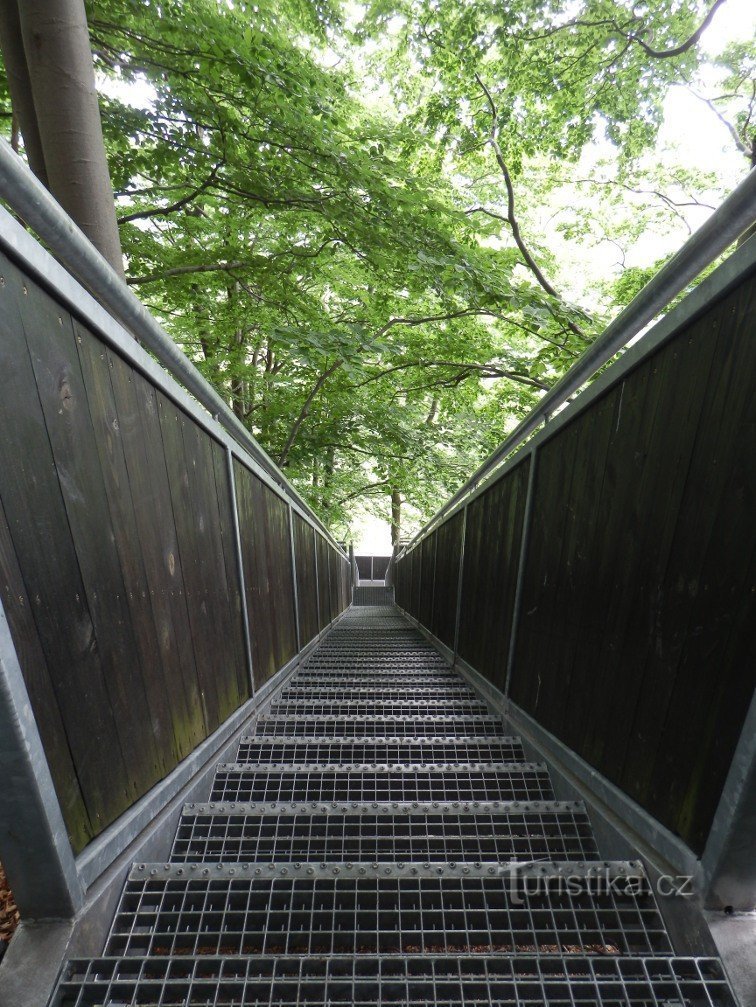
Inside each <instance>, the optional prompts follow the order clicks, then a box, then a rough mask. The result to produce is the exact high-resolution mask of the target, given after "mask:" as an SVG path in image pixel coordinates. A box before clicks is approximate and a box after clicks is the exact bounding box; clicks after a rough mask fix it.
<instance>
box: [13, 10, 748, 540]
mask: <svg viewBox="0 0 756 1007" xmlns="http://www.w3.org/2000/svg"><path fill="white" fill-rule="evenodd" d="M727 12H728V4H727V2H726V0H715V2H713V3H712V2H707V3H703V2H698V0H649V2H644V0H640V2H629V0H571V2H569V3H565V2H563V0H509V2H507V3H506V4H503V3H501V2H494V0H454V2H452V0H374V2H372V3H371V2H368V3H364V4H355V3H345V4H340V3H339V2H337V0H323V2H314V3H309V2H307V0H277V2H276V3H275V4H252V3H247V2H238V0H234V2H231V0H225V2H219V0H192V2H191V3H189V2H185V0H164V2H156V0H96V2H91V3H87V15H88V19H89V31H90V39H91V45H92V51H93V56H94V62H95V69H96V74H97V82H98V88H99V94H100V108H101V114H102V126H103V133H104V139H105V146H106V151H107V157H108V163H109V168H110V175H111V179H112V185H113V190H114V195H115V201H116V213H117V219H118V229H119V233H120V239H121V246H122V249H123V253H124V265H125V273H126V280H127V282H128V283H129V284H130V285H131V286H132V289H134V290H135V291H136V292H137V293H138V295H139V296H140V297H141V298H142V299H143V301H144V302H145V303H146V304H147V305H148V306H149V307H150V308H151V310H152V311H153V312H154V313H155V314H156V315H157V316H158V317H159V318H160V319H161V320H162V321H163V322H164V324H165V325H166V327H167V329H168V331H169V332H170V333H171V334H172V336H173V337H174V338H175V339H176V341H177V342H178V343H179V344H180V345H181V346H182V348H183V349H184V350H185V351H186V352H187V353H188V354H189V355H190V357H191V358H192V359H193V360H194V361H195V362H196V363H197V365H198V366H199V367H200V369H201V370H202V372H203V373H204V374H205V376H206V377H207V378H208V379H209V380H210V381H211V382H213V384H214V385H215V386H216V387H217V388H218V389H219V390H220V391H221V393H222V394H223V395H224V396H225V397H226V399H227V400H228V402H229V404H230V405H231V406H232V408H233V409H234V411H235V413H236V415H237V416H238V417H239V418H241V419H242V420H243V422H244V423H245V424H246V425H247V426H248V427H249V429H250V430H251V431H252V432H253V433H254V435H255V436H256V437H257V438H258V439H259V440H260V442H261V443H262V445H263V446H264V447H265V449H266V450H267V451H268V452H269V453H270V454H271V455H272V456H273V458H274V459H275V460H276V461H277V462H278V464H279V465H281V466H282V467H283V468H284V469H285V471H286V474H287V476H288V477H289V478H290V479H291V480H292V481H293V482H294V483H295V485H296V486H297V488H298V489H299V490H300V491H301V492H302V493H303V495H304V496H305V497H306V498H307V499H308V500H309V501H310V502H311V503H312V504H313V505H314V506H315V507H316V508H317V509H318V510H319V512H320V513H321V514H322V515H323V517H324V519H325V520H326V521H328V522H330V523H331V525H332V526H333V527H334V528H335V530H336V531H337V532H340V533H342V534H345V533H346V530H347V526H348V523H349V520H350V517H351V515H353V514H354V513H355V508H359V507H369V508H372V509H373V510H375V511H376V512H377V513H380V514H382V515H384V516H386V517H388V516H390V515H391V514H392V513H393V523H394V529H393V532H394V535H397V534H398V532H399V527H398V525H399V520H400V517H399V515H400V509H401V505H402V504H403V503H405V502H406V503H408V504H411V510H410V512H409V514H406V513H405V519H404V521H403V524H402V532H406V531H408V530H410V529H409V527H408V526H409V525H412V524H417V523H418V522H419V521H420V520H421V519H424V518H427V517H428V516H429V515H430V513H432V511H433V510H434V509H435V508H436V507H437V506H438V505H439V504H440V502H441V501H442V500H443V499H444V498H445V497H446V496H447V495H448V494H449V493H450V492H451V491H452V490H453V489H455V488H456V487H457V486H458V485H459V484H460V483H461V482H462V481H463V480H464V479H465V478H466V476H467V475H468V474H469V473H470V472H471V471H472V470H473V469H474V468H475V467H476V466H477V464H478V463H479V462H480V460H481V459H482V458H483V457H484V456H485V455H486V454H487V453H488V452H489V451H490V450H491V449H492V448H493V447H494V446H495V444H496V443H497V442H498V441H500V440H501V439H502V437H503V435H504V434H505V433H506V431H507V430H508V429H511V428H512V427H513V426H514V425H515V424H516V422H517V421H518V420H519V419H520V418H521V417H522V416H523V415H524V414H525V413H526V412H527V411H528V410H529V409H530V408H531V407H532V405H533V404H534V402H535V401H536V400H537V397H538V396H539V395H540V394H541V393H542V392H543V391H544V390H546V389H548V388H549V387H550V386H551V385H552V384H553V383H554V382H555V381H556V380H557V379H558V378H559V377H560V375H561V374H563V373H564V371H565V370H566V369H567V368H568V367H569V366H570V364H571V363H572V362H573V361H574V360H575V359H576V357H577V356H578V355H579V354H580V353H581V352H582V350H583V349H584V348H585V347H586V346H587V345H588V344H589V343H590V342H591V341H592V340H593V339H594V338H595V337H596V336H597V335H598V333H599V332H600V331H601V328H602V326H603V325H604V324H605V323H606V321H607V320H608V319H609V318H610V317H612V316H613V315H614V314H615V313H616V312H617V310H618V309H619V308H620V307H621V306H622V305H623V304H625V303H627V301H628V300H630V298H631V297H632V296H633V295H634V294H635V292H636V291H637V290H638V289H639V288H640V286H641V285H642V284H643V282H644V281H645V279H647V278H648V276H649V275H650V274H651V273H652V272H653V270H654V268H655V266H656V265H657V261H656V260H657V258H659V255H660V253H659V249H660V248H661V249H663V251H662V254H665V253H668V252H670V251H672V250H673V249H674V248H675V247H676V246H677V245H679V244H680V243H681V242H682V240H683V239H684V238H685V237H686V235H687V233H688V232H689V230H690V228H691V226H694V225H695V223H697V222H698V221H699V220H700V219H701V214H702V213H705V212H707V210H708V209H709V208H710V207H711V206H712V205H715V204H716V202H718V201H719V200H720V199H721V198H722V196H723V195H724V194H725V192H726V191H727V190H728V188H729V187H730V185H731V184H732V182H733V181H734V180H737V176H738V174H744V173H745V172H746V171H747V170H748V168H749V166H750V164H751V163H752V161H753V145H754V123H753V113H754V103H755V100H756V99H755V92H754V89H755V87H756V85H755V84H754V77H755V73H754V71H755V64H756V47H754V43H753V42H750V43H749V42H746V41H734V42H730V43H729V44H727V45H726V46H725V47H724V48H723V49H722V51H717V52H716V53H714V54H712V51H711V48H710V47H708V48H707V47H706V46H705V45H704V41H705V39H706V37H707V31H709V30H710V29H711V28H712V25H713V24H715V22H716V21H717V20H718V19H726V18H727V16H728V13H727ZM673 89H677V90H683V91H684V92H685V93H686V94H687V95H688V96H690V100H691V101H692V102H696V103H697V105H698V106H699V107H700V116H701V118H702V120H704V119H707V118H708V119H710V120H711V122H712V124H714V125H716V126H718V127H722V129H723V133H722V135H723V136H724V143H725V144H726V148H725V154H724V155H723V156H724V157H725V158H729V161H728V164H730V165H731V168H728V172H729V174H728V173H725V176H724V177H723V173H722V171H721V164H722V163H723V162H722V159H721V158H720V159H719V160H717V161H716V163H712V166H711V168H710V169H708V170H707V169H706V168H702V167H701V166H700V165H693V166H692V165H690V164H688V163H687V162H686V160H685V158H684V157H683V156H681V154H680V153H679V152H678V151H675V150H674V149H671V148H667V147H665V146H664V145H663V143H662V139H661V134H662V132H663V130H662V126H663V123H664V115H665V109H668V107H669V106H668V99H669V95H670V93H671V92H672V90H673ZM0 101H2V105H1V106H0V111H1V112H2V115H3V123H4V129H5V134H6V136H7V137H8V138H9V139H11V141H12V143H13V145H14V146H15V147H16V149H17V150H19V151H20V152H21V153H24V143H23V137H22V135H21V134H20V131H19V124H18V120H17V117H16V115H14V110H13V109H12V107H11V102H10V98H9V94H8V90H7V86H6V85H5V83H3V85H2V90H1V92H0ZM649 236H653V239H654V240H649ZM607 262H608V265H607ZM392 505H393V506H392Z"/></svg>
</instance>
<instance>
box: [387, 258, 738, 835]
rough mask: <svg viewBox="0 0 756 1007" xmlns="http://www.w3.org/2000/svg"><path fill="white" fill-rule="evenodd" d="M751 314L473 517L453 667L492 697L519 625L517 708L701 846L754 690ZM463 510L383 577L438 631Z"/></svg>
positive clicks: (678, 358)
mask: <svg viewBox="0 0 756 1007" xmlns="http://www.w3.org/2000/svg"><path fill="white" fill-rule="evenodd" d="M755 321H756V281H755V280H754V278H753V277H750V278H748V279H746V280H744V281H742V282H741V283H740V285H739V286H738V287H737V288H735V289H733V290H732V291H731V292H729V293H727V294H725V295H724V296H721V297H719V299H717V300H715V301H714V302H713V303H712V304H710V306H709V307H708V308H707V309H706V310H705V311H703V312H701V313H700V314H699V315H698V316H697V317H695V318H694V319H693V320H692V321H691V322H687V323H685V324H684V325H682V326H681V329H680V330H679V331H678V332H677V333H675V334H674V335H673V336H672V337H671V338H670V339H668V341H666V342H664V343H663V344H662V345H661V346H660V347H658V348H657V349H655V350H653V351H652V352H650V353H649V354H648V355H647V356H646V357H645V358H643V359H641V360H640V361H639V362H638V364H637V365H636V366H635V367H634V368H633V369H631V370H629V371H624V372H623V373H622V374H621V375H620V376H619V377H618V378H617V380H616V381H615V382H614V383H611V384H609V385H608V386H607V388H606V389H605V391H604V392H603V393H602V394H601V395H599V396H598V397H597V398H596V399H595V400H593V401H592V402H591V403H590V404H589V405H588V407H587V408H586V409H584V410H582V411H581V412H578V413H576V415H575V416H574V417H573V418H572V419H570V420H569V421H568V422H567V423H566V424H564V425H558V426H557V427H556V429H555V430H554V432H553V433H552V432H550V430H549V429H548V428H547V430H546V431H545V433H544V435H543V436H542V437H540V438H539V443H538V446H537V449H536V451H535V454H533V453H532V451H531V449H530V448H525V449H524V450H523V460H522V461H521V462H520V463H519V464H515V465H514V466H510V467H509V468H508V469H507V470H505V472H504V473H503V474H502V475H501V476H500V477H499V478H498V480H496V481H495V482H494V483H493V484H492V485H491V486H489V487H488V488H487V489H486V490H485V492H483V493H482V494H479V495H478V496H477V497H474V498H473V499H472V500H471V502H470V503H468V507H467V526H466V534H465V546H464V563H463V566H464V570H463V587H462V610H461V622H460V632H459V654H460V656H461V657H463V658H464V659H465V660H466V661H468V662H469V663H470V664H471V665H472V666H473V667H474V668H476V669H477V670H478V671H480V672H481V673H482V674H484V675H485V676H486V677H487V678H489V679H490V680H491V681H492V682H493V683H494V684H495V685H496V686H497V687H499V688H500V689H504V687H505V669H506V665H507V654H508V650H509V642H510V639H511V635H512V632H513V631H514V632H515V637H516V649H515V654H514V665H513V675H512V681H511V687H510V696H511V698H512V700H513V701H514V702H515V703H516V704H517V705H518V706H520V707H521V708H522V709H524V710H525V711H526V712H527V713H529V714H530V715H531V716H533V717H534V718H535V719H536V720H537V721H538V722H539V723H540V724H541V725H543V727H545V728H546V729H547V730H548V731H550V732H551V733H553V734H554V735H555V736H556V737H557V738H559V739H560V740H561V741H563V742H564V743H565V744H566V745H568V746H569V747H570V748H572V749H573V750H574V751H575V752H576V753H577V754H578V755H580V756H581V757H582V758H583V759H585V760H586V762H588V763H589V764H590V765H592V766H594V767H595V768H596V769H598V770H599V772H601V773H602V774H603V775H604V776H605V777H607V778H608V779H609V780H611V781H612V782H613V783H615V784H616V785H617V786H619V787H620V788H621V789H622V790H623V791H624V792H625V793H626V794H628V795H629V796H630V797H631V798H633V799H634V800H635V801H636V802H638V803H639V804H640V805H641V806H642V807H643V808H645V809H646V810H647V811H648V812H649V813H650V814H651V815H653V816H654V817H655V818H656V819H657V820H658V821H659V822H661V823H662V824H663V825H665V826H666V827H667V828H668V829H670V830H671V831H672V832H673V833H676V834H678V835H679V836H681V837H682V838H683V839H684V840H685V842H686V843H687V844H688V845H689V846H690V848H691V849H692V850H693V851H694V852H696V853H698V854H700V853H701V852H702V851H703V849H704V847H705V844H706V840H707V837H708V834H709V830H710V828H711V823H712V820H713V816H714V813H715V811H716V807H717V804H718V801H719V798H720V795H721V793H722V788H723V785H724V781H725V778H726V775H727V772H728V770H729V767H730V764H731V762H732V757H733V753H734V750H735V745H736V744H737V741H738V738H739V736H740V733H741V729H742V726H743V722H744V717H745V713H746V711H747V709H748V705H749V702H750V699H751V697H752V695H753V693H754V689H755V688H756V665H755V664H754V661H753V647H754V634H753V627H754V625H756V593H755V592H754V587H753V585H754V566H755V560H756V558H755V557H754V554H753V547H752V544H751V543H752V542H753V532H752V526H753V514H754V512H756V472H755V471H754V469H755V466H754V456H753V450H752V448H751V445H752V443H753V440H754V433H755V432H756V396H754V394H753V375H754V374H755V373H756V340H754V338H753V330H754V323H755ZM610 373H611V372H610ZM531 459H534V460H531ZM531 464H533V465H534V466H535V469H534V480H533V484H532V485H533V489H532V494H533V497H532V517H531V522H530V529H531V531H530V540H529V544H528V547H527V551H526V560H525V564H524V569H523V572H522V594H521V599H520V600H521V605H520V609H519V620H518V624H517V626H515V627H513V625H512V620H513V611H514V604H515V593H516V592H515V588H516V584H517V573H518V559H519V555H520V547H521V541H522V530H523V527H524V520H525V511H526V507H525V505H526V495H527V485H528V474H529V465H531ZM459 517H460V516H459V515H457V516H455V517H454V518H452V519H449V520H447V522H446V523H445V524H444V525H442V526H441V527H440V528H439V529H437V530H436V531H435V532H434V533H433V534H432V535H431V536H430V537H429V538H426V539H425V540H422V541H421V542H420V543H419V545H417V546H415V547H414V548H413V549H412V551H411V552H409V553H408V554H407V555H406V556H404V557H403V558H402V559H401V560H400V562H399V563H398V565H397V569H396V582H397V585H398V588H397V598H398V601H399V604H400V605H401V606H402V607H403V608H405V609H407V610H408V611H409V612H410V613H411V614H412V615H415V616H416V617H418V615H419V617H420V619H421V621H423V622H424V623H425V624H426V625H429V628H431V630H432V631H433V632H434V633H435V634H436V635H437V636H438V637H439V638H440V639H444V638H443V636H442V635H441V634H442V632H443V627H444V626H448V624H449V604H450V598H451V594H452V586H453V585H455V584H456V575H455V571H454V563H453V558H454V555H455V552H454V547H453V546H451V545H448V544H442V542H443V536H444V535H447V534H448V535H449V536H451V531H450V530H449V531H446V529H448V526H449V525H451V523H452V521H457V520H459ZM434 539H435V540H436V559H435V578H434V580H435V583H434V584H430V583H429V581H428V571H429V569H430V566H429V556H430V555H431V550H432V549H433V540H434ZM439 578H442V579H443V580H444V582H448V587H446V586H445V587H444V588H441V587H440V586H439ZM441 591H443V592H444V598H445V600H444V602H443V604H442V603H441V601H440V599H441V593H440V592H441ZM434 593H435V601H434V602H431V601H430V599H431V598H433V597H434ZM429 605H430V606H431V610H432V616H431V619H430V623H429V622H428V609H429ZM444 642H447V643H448V636H447V638H446V639H445V640H444Z"/></svg>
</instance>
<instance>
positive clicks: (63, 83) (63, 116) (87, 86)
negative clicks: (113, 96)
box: [2, 0, 124, 276]
mask: <svg viewBox="0 0 756 1007" xmlns="http://www.w3.org/2000/svg"><path fill="white" fill-rule="evenodd" d="M2 4H3V8H4V13H3V21H4V22H6V23H11V25H12V20H11V19H10V15H9V14H8V10H7V9H8V8H9V7H10V0H2ZM17 14H18V22H19V25H20V30H21V38H22V39H23V52H24V55H25V58H26V67H27V78H28V80H29V81H30V83H31V94H32V97H33V100H34V113H35V117H36V125H37V135H38V137H39V142H40V146H41V152H42V156H43V159H44V171H45V173H46V176H47V186H48V188H49V189H50V192H51V193H52V194H53V196H54V197H55V198H56V199H57V201H58V202H59V203H60V205H61V206H62V207H63V209H64V210H65V211H66V213H68V214H69V216H71V217H72V218H73V220H74V221H75V222H76V224H78V226H79V227H80V228H81V230H82V231H83V232H84V234H86V236H87V237H88V238H89V240H90V241H91V242H92V244H93V245H94V246H95V248H97V250H98V251H99V252H100V253H101V255H103V256H104V258H105V259H107V261H108V262H109V263H110V265H111V266H112V267H113V268H114V269H115V270H116V272H117V273H118V274H119V275H120V276H123V275H124V273H123V255H122V253H121V241H120V238H119V235H118V224H117V223H116V215H115V203H114V200H113V188H112V186H111V184H110V174H109V172H108V163H107V159H106V156H105V146H104V143H103V138H102V123H101V122H100V108H99V105H98V103H97V92H96V90H95V77H94V66H93V64H92V50H91V48H90V44H89V32H88V30H87V19H86V13H85V10H84V2H83V0H20V2H18V3H17ZM3 35H5V32H3ZM3 50H4V52H5V38H3ZM8 51H9V52H10V53H14V57H13V58H14V62H15V64H16V81H17V85H18V82H19V80H22V79H23V73H21V74H20V76H19V70H18V65H17V64H18V59H19V57H20V52H19V49H18V46H17V44H16V46H14V45H13V44H11V45H10V48H9V50H8ZM17 90H20V91H23V89H22V88H20V87H18V86H17ZM13 100H14V102H15V96H13ZM22 100H23V95H22ZM23 107H24V108H25V109H26V113H27V114H26V118H27V119H28V117H29V116H28V113H29V108H28V101H27V103H26V105H25V106H23ZM19 119H20V122H21V132H22V134H23V137H24V145H25V146H26V148H27V150H29V145H30V141H31V146H32V147H34V143H35V133H34V129H33V127H32V126H31V124H27V123H26V122H25V118H24V113H23V112H22V108H21V107H19ZM35 156H36V155H35ZM30 163H32V162H31V157H30ZM32 167H33V168H34V165H33V163H32ZM34 170H35V172H36V171H37V169H36V168H34ZM37 174H39V172H37ZM40 177H41V176H40Z"/></svg>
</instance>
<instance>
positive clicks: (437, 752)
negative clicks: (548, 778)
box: [236, 735, 525, 766]
mask: <svg viewBox="0 0 756 1007" xmlns="http://www.w3.org/2000/svg"><path fill="white" fill-rule="evenodd" d="M524 760H525V755H524V753H523V749H522V742H521V741H520V739H519V738H511V737H505V736H503V735H502V736H500V737H496V736H494V737H491V738H474V739H472V740H466V741H461V740H459V739H458V738H381V739H377V740H375V741H335V740H333V739H331V738H320V739H314V738H300V737H298V736H297V735H292V736H291V737H289V738H286V737H282V738H277V739H275V740H273V739H267V740H266V739H264V738H258V737H257V736H255V735H252V736H251V737H248V738H242V739H241V741H240V743H239V748H238V751H237V757H236V761H237V762H254V763H259V764H262V765H268V764H270V763H276V762H278V763H281V762H283V763H287V764H288V765H297V766H300V765H302V764H306V763H318V762H320V763H322V762H329V763H339V764H345V763H346V764H354V763H358V764H363V763H366V762H367V763H380V764H382V765H386V764H397V763H410V764H415V763H419V762H432V763H438V762H443V763H448V762H466V763H470V762H475V763H477V762H518V761H524Z"/></svg>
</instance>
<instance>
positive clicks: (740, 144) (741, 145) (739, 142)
mask: <svg viewBox="0 0 756 1007" xmlns="http://www.w3.org/2000/svg"><path fill="white" fill-rule="evenodd" d="M688 91H690V93H691V94H692V95H693V97H694V98H698V100H699V101H702V102H703V103H704V105H707V106H708V107H709V108H710V109H711V111H712V112H713V113H714V115H715V116H716V117H717V119H719V121H720V122H721V123H722V125H723V126H725V127H726V129H727V131H728V132H729V134H730V136H731V137H732V139H733V141H734V143H735V146H736V147H737V148H738V150H739V151H740V153H741V154H743V155H745V157H747V158H750V157H751V151H750V148H749V147H748V145H747V144H746V143H745V142H744V141H743V139H742V138H741V136H740V134H739V133H738V131H737V129H735V127H734V126H733V124H732V123H731V122H730V121H729V119H725V117H724V116H723V115H722V113H721V112H720V111H719V109H718V108H717V106H716V105H715V104H714V102H713V101H711V99H709V98H705V97H704V96H703V95H702V94H699V93H698V92H697V91H694V90H693V88H692V87H690V86H689V87H688Z"/></svg>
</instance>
